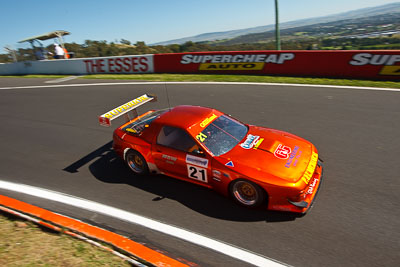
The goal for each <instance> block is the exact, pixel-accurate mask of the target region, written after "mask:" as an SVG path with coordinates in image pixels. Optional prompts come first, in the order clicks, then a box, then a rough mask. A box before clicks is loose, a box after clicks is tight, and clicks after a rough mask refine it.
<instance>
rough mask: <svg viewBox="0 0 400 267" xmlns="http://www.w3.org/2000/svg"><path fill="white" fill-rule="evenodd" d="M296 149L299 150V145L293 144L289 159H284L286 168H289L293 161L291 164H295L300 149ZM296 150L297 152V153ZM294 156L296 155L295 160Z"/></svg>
mask: <svg viewBox="0 0 400 267" xmlns="http://www.w3.org/2000/svg"><path fill="white" fill-rule="evenodd" d="M298 150H299V147H298V146H294V148H293V151H292V153H290V156H289V159H288V160H287V161H286V164H285V167H286V168H290V166H291V164H292V163H293V166H296V164H297V160H298V158H299V156H300V154H301V151H298ZM298 152H299V155H297V153H298ZM296 155H297V156H296ZM295 157H296V160H295V161H294V159H295Z"/></svg>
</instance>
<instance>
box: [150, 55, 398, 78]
mask: <svg viewBox="0 0 400 267" xmlns="http://www.w3.org/2000/svg"><path fill="white" fill-rule="evenodd" d="M154 72H155V73H210V74H211V73H218V74H256V75H281V76H302V77H328V78H358V79H381V80H400V50H387V51H385V50H368V51H367V50H365V51H364V50H360V51H343V50H340V51H336V50H327V51H325V50H321V51H299V50H290V51H289V50H287V51H271V50H269V51H241V52H239V51H228V52H194V53H175V54H156V55H154Z"/></svg>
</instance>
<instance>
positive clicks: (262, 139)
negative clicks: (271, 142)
mask: <svg viewBox="0 0 400 267" xmlns="http://www.w3.org/2000/svg"><path fill="white" fill-rule="evenodd" d="M263 141H264V138H260V140H258V141H257V143H256V144H255V145H254V149H257V148H258V147H259V146H260V145H261V143H262V142H263Z"/></svg>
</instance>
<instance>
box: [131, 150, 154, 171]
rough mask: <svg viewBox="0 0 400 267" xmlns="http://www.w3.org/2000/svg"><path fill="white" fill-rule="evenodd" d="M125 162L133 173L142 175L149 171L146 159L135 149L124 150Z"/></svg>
mask: <svg viewBox="0 0 400 267" xmlns="http://www.w3.org/2000/svg"><path fill="white" fill-rule="evenodd" d="M125 162H126V164H127V165H128V167H129V168H130V169H131V170H132V171H133V172H134V173H135V174H138V175H143V174H147V173H148V172H149V167H148V166H147V162H146V160H145V159H144V157H143V156H142V155H141V154H140V153H139V152H137V151H135V150H129V151H128V152H126V155H125Z"/></svg>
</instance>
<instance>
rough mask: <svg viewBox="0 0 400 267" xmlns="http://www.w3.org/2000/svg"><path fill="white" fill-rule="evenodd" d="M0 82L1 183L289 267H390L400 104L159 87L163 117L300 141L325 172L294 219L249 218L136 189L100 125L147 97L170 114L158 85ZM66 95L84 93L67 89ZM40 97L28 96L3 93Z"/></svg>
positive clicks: (397, 200) (138, 230)
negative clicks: (263, 130) (222, 120)
mask: <svg viewBox="0 0 400 267" xmlns="http://www.w3.org/2000/svg"><path fill="white" fill-rule="evenodd" d="M44 81H46V79H16V78H0V121H1V124H0V140H1V141H0V151H1V153H0V180H5V181H10V182H15V183H22V184H27V185H32V186H37V187H41V188H46V189H50V190H54V191H58V192H62V193H66V194H69V195H73V196H77V197H81V198H84V199H88V200H92V201H96V202H99V203H102V204H106V205H109V206H112V207H116V208H120V209H123V210H126V211H129V212H132V213H135V214H139V215H142V216H145V217H148V218H151V219H154V220H157V221H160V222H163V223H167V224H170V225H174V226H177V227H181V228H184V229H186V230H189V231H193V232H196V233H199V234H202V235H205V236H207V237H210V238H213V239H216V240H220V241H223V242H226V243H229V244H232V245H235V246H238V247H241V248H244V249H246V250H249V251H252V252H254V253H257V254H260V255H263V256H266V257H269V258H272V259H275V260H278V261H280V262H283V263H286V264H289V265H293V266H399V264H400V254H399V251H400V231H399V229H400V208H399V204H400V194H399V192H400V160H399V158H400V142H399V138H400V92H399V91H374V90H354V89H339V88H322V87H307V86H305V87H304V86H303V87H296V86H276V85H232V84H231V85H227V84H219V85H216V84H214V85H213V84H167V88H168V93H169V102H170V105H171V106H175V105H179V104H191V105H201V106H208V107H214V108H217V109H219V110H221V111H223V112H225V113H228V114H231V115H232V116H234V117H236V118H238V119H239V120H241V121H243V122H246V123H249V124H256V125H261V126H266V127H271V128H276V129H280V130H285V131H288V132H291V133H294V134H296V135H299V136H301V137H303V138H305V139H307V140H309V141H311V142H312V143H314V144H315V145H316V147H317V148H318V150H319V153H320V157H321V158H322V159H323V160H324V166H325V172H324V180H323V185H322V188H321V190H320V192H319V195H318V197H317V200H316V203H315V205H314V207H313V208H312V209H311V211H310V212H309V213H308V214H307V215H305V216H303V217H297V216H292V215H291V214H287V213H281V212H270V211H266V210H264V209H257V210H249V209H245V208H242V207H239V206H237V205H235V204H234V203H233V201H231V200H229V199H227V198H224V197H222V196H220V195H218V194H217V193H215V192H213V191H211V190H208V189H204V188H201V187H198V186H195V185H191V184H189V183H185V182H181V181H177V180H175V179H172V178H169V177H166V176H147V177H142V178H135V177H134V176H132V175H131V173H130V171H129V170H128V169H127V168H126V167H125V166H124V165H123V162H122V161H121V160H120V159H118V158H116V156H115V154H114V153H113V152H112V150H111V142H110V141H111V140H112V130H113V129H112V128H115V127H117V126H118V125H119V123H121V121H118V120H117V121H116V122H113V127H112V128H105V127H101V126H99V125H98V121H97V117H98V116H99V115H101V114H103V113H104V112H107V111H109V110H110V109H112V108H114V107H116V106H119V105H121V104H123V103H125V102H127V101H129V100H131V99H133V98H135V97H138V96H140V95H142V94H144V93H155V94H156V95H157V96H158V102H156V103H149V104H146V105H144V107H140V108H139V113H143V112H144V111H145V110H147V109H152V108H165V107H168V101H167V97H166V88H165V85H160V84H147V85H144V84H138V85H133V84H128V83H126V82H124V81H118V83H121V84H118V85H111V84H109V85H93V86H84V85H83V84H90V83H100V82H101V83H110V82H112V83H114V82H115V81H99V80H71V81H67V82H64V83H60V84H57V86H58V87H46V86H48V85H49V84H47V83H44ZM70 84H82V85H81V86H75V87H66V86H65V85H70ZM28 85H29V86H34V85H36V86H39V87H37V88H28V89H7V90H3V89H1V88H5V87H17V86H28ZM0 193H1V194H5V195H8V196H11V197H15V198H17V199H20V200H25V201H27V202H29V203H32V204H37V205H39V206H41V207H43V208H48V209H51V210H53V211H56V212H62V213H63V214H65V215H69V216H73V217H75V218H78V219H81V220H84V221H87V222H90V223H94V224H97V225H101V226H102V227H105V228H107V229H112V230H114V231H116V232H118V233H122V234H124V235H126V236H129V237H130V238H132V239H133V240H135V241H138V242H141V243H144V244H146V245H148V246H150V247H153V248H156V249H159V250H163V251H164V252H165V253H167V254H169V255H170V256H172V257H175V258H177V257H180V258H183V259H185V260H187V261H189V262H193V263H196V264H198V265H200V266H246V263H244V262H241V261H239V260H236V259H232V258H230V257H227V256H225V255H223V254H220V253H217V252H215V251H211V250H208V249H207V248H203V247H198V246H196V245H193V244H190V243H189V242H186V241H182V240H178V239H177V238H173V237H170V236H168V235H166V234H161V233H158V232H157V231H153V230H148V229H146V228H145V227H141V226H137V225H134V224H129V223H127V222H124V221H120V220H117V219H113V218H108V217H107V216H103V215H100V214H94V213H92V212H88V211H82V210H79V209H76V208H71V207H68V206H66V205H59V204H57V203H52V202H51V201H44V200H41V199H40V198H33V197H29V196H24V195H20V194H16V193H13V192H11V191H6V190H1V191H0Z"/></svg>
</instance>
